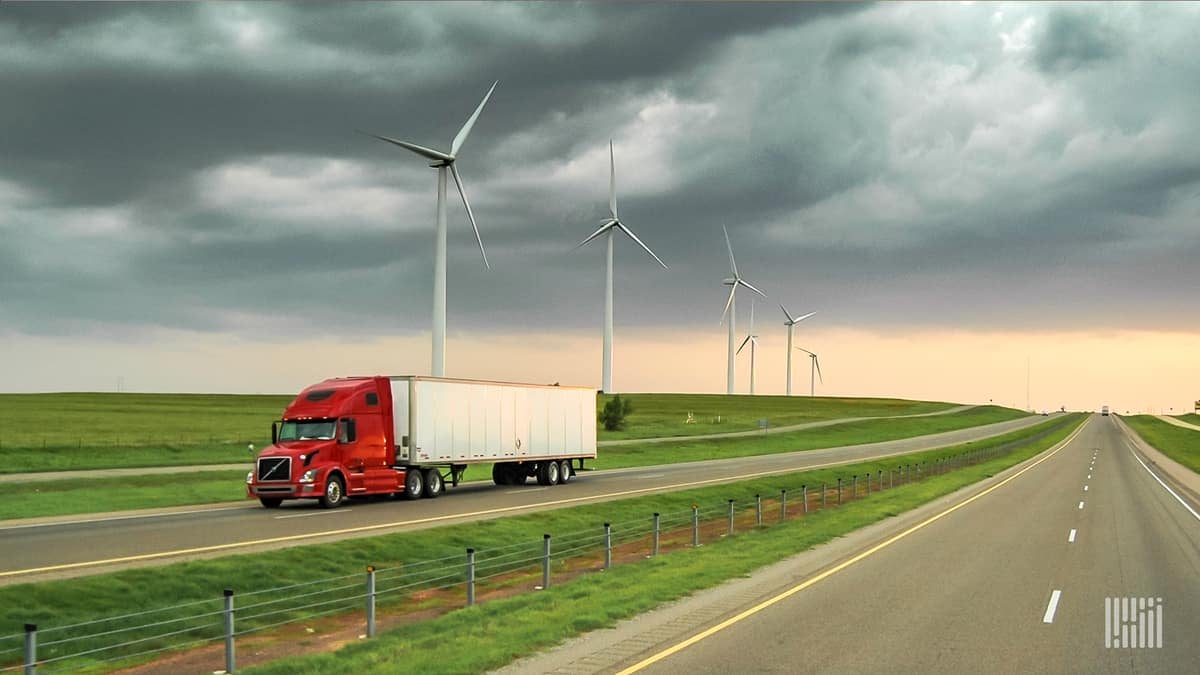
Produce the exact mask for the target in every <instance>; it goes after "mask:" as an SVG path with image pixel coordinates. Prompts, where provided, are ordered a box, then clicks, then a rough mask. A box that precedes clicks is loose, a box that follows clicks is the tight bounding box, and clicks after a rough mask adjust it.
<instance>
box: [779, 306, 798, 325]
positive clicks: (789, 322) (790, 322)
mask: <svg viewBox="0 0 1200 675" xmlns="http://www.w3.org/2000/svg"><path fill="white" fill-rule="evenodd" d="M779 309H782V310H783V315H784V316H786V317H787V323H785V324H783V325H785V326H790V325H792V324H794V323H796V319H793V318H792V315H791V314H789V313H788V311H787V307H784V306H783V303H782V302H781V303H779Z"/></svg>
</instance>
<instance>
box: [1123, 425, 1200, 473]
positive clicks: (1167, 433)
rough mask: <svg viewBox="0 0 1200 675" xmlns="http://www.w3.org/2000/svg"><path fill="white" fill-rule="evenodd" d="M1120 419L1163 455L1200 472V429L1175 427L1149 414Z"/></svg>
mask: <svg viewBox="0 0 1200 675" xmlns="http://www.w3.org/2000/svg"><path fill="white" fill-rule="evenodd" d="M1121 419H1122V420H1123V421H1124V422H1125V423H1126V424H1128V425H1129V426H1130V428H1132V429H1133V430H1134V431H1136V432H1137V433H1138V435H1139V436H1141V437H1142V439H1143V440H1145V441H1146V442H1147V443H1149V444H1150V445H1153V446H1154V447H1156V448H1158V449H1159V450H1160V451H1161V452H1162V453H1163V454H1164V455H1166V456H1167V457H1170V458H1171V459H1173V460H1175V461H1176V462H1179V463H1180V464H1182V465H1184V466H1186V467H1187V468H1189V469H1191V470H1192V471H1195V472H1197V473H1200V431H1195V430H1193V429H1185V428H1183V427H1177V426H1175V425H1173V424H1171V423H1169V422H1164V421H1162V420H1160V419H1157V418H1154V417H1152V416H1150V415H1135V416H1133V417H1124V416H1122V417H1121Z"/></svg>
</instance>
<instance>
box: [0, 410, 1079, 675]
mask: <svg viewBox="0 0 1200 675" xmlns="http://www.w3.org/2000/svg"><path fill="white" fill-rule="evenodd" d="M1082 419H1083V416H1081V415H1073V416H1071V417H1070V418H1062V417H1060V418H1055V419H1052V420H1049V421H1047V422H1046V423H1045V424H1042V425H1038V426H1037V427H1034V428H1032V429H1026V430H1022V431H1021V432H1016V433H1013V434H1007V435H1005V436H1003V437H997V438H994V439H989V440H987V441H982V442H978V443H971V444H965V445H963V446H958V447H956V448H947V449H941V450H935V451H927V452H922V453H913V454H911V455H907V456H904V457H895V458H889V459H888V460H887V461H886V462H883V461H878V462H864V463H860V464H856V465H853V466H846V467H836V468H826V469H820V470H815V471H807V472H801V473H795V474H788V475H782V476H771V477H765V478H762V479H757V480H753V481H746V482H740V483H733V484H728V485H722V486H717V487H710V488H703V489H697V490H689V491H685V492H677V493H668V494H659V495H650V496H645V497H638V498H633V499H627V500H621V501H617V502H607V503H603V504H594V505H587V506H579V507H573V508H567V509H559V510H555V511H549V512H542V513H537V514H531V515H527V516H518V517H511V518H504V519H500V520H491V521H480V522H472V523H465V524H459V525H454V526H449V527H441V528H435V529H430V530H422V531H418V532H411V533H400V534H393V535H386V536H380V537H370V538H364V539H355V540H352V541H344V542H338V543H332V544H321V545H312V546H305V547H296V548H292V549H286V550H280V551H271V552H266V553H256V554H246V555H239V556H229V557H226V558H221V559H216V560H203V561H193V562H185V563H178V564H173V565H169V566H165V567H161V568H150V569H141V570H129V571H123V572H117V573H112V574H105V575H98V576H92V577H84V578H78V579H70V580H64V581H52V582H45V583H39V584H26V585H16V586H7V587H0V635H6V634H19V633H20V630H21V626H22V625H23V624H24V623H25V622H35V623H37V624H39V625H40V626H42V627H44V628H50V627H53V626H58V625H64V624H74V623H78V622H80V621H86V620H89V619H93V618H98V617H103V616H110V615H112V614H114V613H118V612H132V611H139V610H144V609H150V608H156V607H163V606H164V604H167V603H165V602H164V598H169V599H170V600H169V603H170V604H172V605H180V604H183V603H187V602H191V601H200V600H212V601H213V602H216V599H217V598H219V596H220V589H222V588H225V587H233V588H235V589H240V590H241V591H242V592H243V593H244V592H246V591H247V590H250V589H261V588H271V587H281V586H285V585H289V584H297V583H304V582H311V581H313V580H316V579H321V578H330V577H336V576H340V575H345V574H352V575H354V574H357V573H360V572H361V570H362V569H363V567H364V566H365V565H367V564H374V565H377V566H379V567H380V568H397V567H400V568H403V566H404V565H405V564H406V563H407V564H408V565H410V566H412V565H415V564H416V562H417V561H422V560H436V559H445V560H456V561H457V560H459V559H460V558H461V555H462V551H463V549H464V548H465V547H467V546H472V547H475V548H476V549H477V550H479V551H480V552H481V555H485V554H486V553H487V551H489V550H490V549H503V548H504V547H506V546H510V545H511V544H512V543H513V542H521V541H529V542H540V541H541V535H542V533H543V532H550V533H560V534H561V533H571V532H583V531H591V530H594V529H596V528H599V527H600V524H601V523H602V522H613V523H632V522H641V521H643V520H648V519H649V515H650V513H652V512H661V513H663V514H664V517H667V516H670V515H672V514H679V513H690V509H691V505H693V504H699V505H700V506H701V509H702V510H711V509H713V508H715V509H716V512H718V513H719V512H721V511H722V510H723V507H724V505H725V503H726V500H728V499H733V500H736V501H737V503H738V504H739V505H742V506H743V507H744V506H745V505H749V504H753V500H754V495H756V494H760V493H761V494H766V495H771V494H778V493H779V490H780V489H787V490H789V492H790V493H791V494H793V495H795V494H798V489H799V487H800V485H801V484H805V485H809V486H814V485H818V484H820V483H821V482H822V481H824V482H828V483H830V484H831V485H832V484H833V483H834V482H835V481H836V480H837V479H838V478H839V477H842V478H846V477H848V476H850V475H861V474H866V473H874V472H876V471H880V470H882V471H884V473H885V475H886V473H887V471H888V470H889V469H891V468H894V467H895V466H897V465H898V464H909V463H915V462H928V463H930V464H932V463H933V462H934V461H935V460H937V459H939V458H943V457H950V456H954V455H956V454H959V453H962V452H966V451H971V450H975V451H979V450H984V449H988V448H997V447H999V446H1001V445H1004V444H1011V443H1014V442H1018V441H1020V440H1021V439H1028V438H1030V437H1031V436H1034V435H1040V434H1042V433H1047V432H1048V433H1047V435H1046V436H1044V437H1042V438H1040V439H1039V440H1037V441H1036V442H1033V443H1032V444H1029V443H1026V444H1024V445H1019V447H1017V448H1015V449H1011V450H1009V451H1008V452H1006V453H1004V454H1000V455H997V456H994V457H991V458H990V459H987V460H986V461H984V462H983V463H981V464H977V465H968V466H966V467H965V468H960V469H957V470H953V471H950V472H949V473H945V474H940V475H934V474H926V477H925V478H924V479H923V480H921V481H918V482H915V483H912V484H908V485H904V486H897V487H896V488H894V489H889V490H885V491H883V492H875V493H874V494H872V495H871V496H870V497H865V498H861V499H858V500H852V501H850V502H848V503H847V505H845V506H843V507H841V508H836V509H835V508H832V503H831V508H829V509H828V510H824V511H814V512H812V513H811V514H810V515H808V516H805V517H803V518H798V519H793V520H789V521H784V522H783V523H781V524H779V525H777V526H772V527H769V528H761V529H756V530H753V531H746V532H740V533H739V534H737V535H735V536H734V537H732V538H727V539H721V540H714V541H711V542H707V543H708V544H710V545H706V546H704V547H701V548H700V549H696V550H688V551H680V552H675V553H669V554H665V555H662V556H660V557H658V558H655V559H652V560H646V561H643V562H636V563H633V564H628V565H623V566H619V567H614V568H613V570H611V571H610V572H608V573H605V574H591V575H586V576H584V577H582V578H578V579H575V580H573V581H569V582H566V583H562V584H555V585H553V586H552V588H551V589H550V590H549V591H546V592H541V593H525V594H523V595H519V596H517V597H513V598H509V599H506V600H497V601H494V602H491V603H487V604H484V605H481V606H477V607H475V608H471V609H466V610H454V611H449V613H447V614H445V615H444V616H441V617H440V618H437V619H434V620H431V621H426V622H421V623H416V624H411V625H407V626H404V627H400V628H397V629H395V630H393V631H390V632H388V633H385V634H383V635H382V636H380V637H379V638H377V639H376V640H373V641H371V642H370V643H360V644H355V645H352V646H350V647H348V648H346V649H345V650H343V652H342V653H340V654H339V655H337V656H336V657H334V656H331V655H323V656H316V657H310V658H306V659H303V660H296V659H289V660H286V661H283V662H280V663H278V664H275V665H273V666H271V667H270V668H268V671H267V672H289V673H291V672H315V671H318V670H321V671H323V670H332V671H335V672H396V671H398V670H405V671H410V672H421V671H425V670H428V671H431V672H476V671H481V670H484V669H486V668H489V667H494V666H498V665H502V664H504V663H506V662H508V661H509V660H510V659H511V658H512V656H513V655H514V654H523V653H530V652H533V651H536V650H537V649H540V648H543V647H546V646H549V645H552V644H554V643H556V642H558V641H561V640H562V639H564V638H566V637H568V636H570V635H574V634H578V633H581V632H584V631H586V630H591V629H594V628H599V627H602V626H606V625H611V624H612V623H613V622H614V621H616V620H618V619H620V618H623V617H628V616H632V615H635V614H637V613H639V612H642V611H645V610H647V609H649V608H651V607H653V606H655V605H657V604H659V603H661V602H664V601H667V600H670V599H674V598H678V597H681V596H684V595H687V594H689V593H691V592H693V591H696V590H699V589H702V588H706V587H709V586H713V585H715V584H717V583H719V582H721V581H722V580H724V579H727V578H731V577H734V576H738V575H742V574H746V573H749V572H751V571H752V570H754V569H756V568H758V567H761V566H763V565H766V564H769V563H771V562H774V561H777V560H780V559H782V558H784V557H787V556H789V555H792V554H795V553H797V552H799V551H801V550H804V549H807V548H809V547H811V546H814V545H816V544H818V543H821V542H824V541H828V540H829V539H831V538H833V537H836V536H839V535H841V534H845V533H847V532H850V531H853V530H855V529H858V528H860V527H863V526H865V525H867V524H870V523H872V522H875V521H878V520H881V519H884V518H887V517H889V516H893V515H896V514H898V513H900V512H902V511H905V510H907V509H911V508H913V507H915V506H917V505H919V504H922V503H924V502H926V501H929V500H931V499H934V498H936V497H938V496H940V495H944V494H947V493H949V492H952V491H954V490H955V489H958V488H959V487H962V486H964V485H968V484H970V483H972V482H975V481H978V480H980V479H982V478H983V477H986V476H990V475H993V474H994V473H996V472H997V471H999V470H1001V469H1002V468H1004V467H1007V466H1010V465H1012V464H1015V463H1017V462H1019V461H1022V460H1024V459H1026V458H1028V457H1031V456H1033V455H1035V454H1037V453H1038V452H1040V451H1042V450H1043V449H1045V448H1047V447H1049V446H1051V445H1052V444H1053V443H1055V442H1057V441H1058V440H1060V439H1062V438H1064V437H1065V436H1066V435H1067V434H1068V433H1069V432H1070V431H1071V430H1072V429H1073V428H1074V427H1075V426H1077V425H1078V423H1079V422H1081V421H1082ZM1056 424H1057V425H1059V426H1058V427H1057V428H1055V427H1054V425H1056ZM1051 429H1053V430H1051ZM795 512H796V509H793V513H795ZM618 534H619V533H618ZM561 564H562V563H561V562H556V570H557V569H560V568H559V567H558V566H560V565H561ZM452 567H458V563H455V564H453V565H452ZM356 587H358V586H357V585H356ZM387 597H388V599H387V600H386V601H383V604H382V605H381V607H382V606H383V605H391V606H394V607H399V608H401V609H403V608H404V607H405V603H406V602H409V603H411V602H412V601H413V600H412V596H409V595H407V594H403V595H402V594H394V595H389V596H387ZM454 603H455V605H458V604H461V598H458V599H456V600H455V601H454ZM422 606H423V607H426V606H425V605H422ZM426 608H427V609H429V608H428V607H426ZM433 609H436V608H433ZM448 609H450V608H449V607H443V608H442V610H443V611H445V610H448ZM198 611H200V610H199V609H197V608H196V607H189V608H186V609H183V610H179V612H178V614H180V615H181V616H191V615H193V614H194V613H196V612H198ZM384 611H386V610H384ZM303 616H304V614H303V612H299V613H296V614H295V617H296V619H297V620H300V619H301V618H303ZM171 618H174V617H172V615H171V614H165V615H163V614H160V615H156V618H155V620H158V621H163V620H167V619H171ZM287 618H288V615H286V614H285V615H284V616H282V617H280V616H278V615H277V616H273V617H272V618H271V622H272V623H275V622H278V621H281V620H286V619H287ZM211 623H212V622H211V621H207V620H206V621H205V622H204V625H205V626H208V628H207V629H206V630H208V633H207V634H209V635H211V634H212V633H211V625H210V624H211ZM238 625H239V629H248V628H252V624H250V623H249V622H245V621H241V620H239V624H238ZM314 625H315V626H317V628H316V629H315V630H321V625H322V624H321V623H319V622H318V623H316V624H314V623H313V622H311V621H309V622H305V623H304V624H303V626H314ZM446 635H455V639H456V640H457V641H459V642H461V643H463V644H470V645H471V648H470V649H461V650H458V649H456V650H449V651H447V650H445V649H441V648H439V647H444V645H445V636H446ZM176 639H178V638H176ZM285 639H287V640H290V641H292V642H294V643H296V644H297V646H298V647H302V646H303V643H304V640H305V638H304V637H303V633H301V637H299V638H295V637H288V638H285ZM155 644H156V643H155V642H153V641H148V642H145V643H141V644H139V645H138V648H139V649H148V648H153V647H154V646H155ZM9 646H10V645H7V644H0V652H3V651H5V649H6V648H7V647H9ZM90 646H96V645H95V644H91V645H89V643H86V642H77V643H73V644H71V645H70V647H65V646H64V647H59V648H60V649H67V650H68V651H69V652H71V651H79V650H83V649H87V648H89V647H90ZM54 653H55V652H54V649H52V648H49V647H47V648H46V649H44V650H42V651H41V652H40V654H41V656H42V658H47V657H52V656H53V655H54ZM59 653H62V652H59ZM243 653H244V652H243ZM75 665H76V666H78V667H82V666H83V665H85V664H84V662H79V663H77V664H75ZM73 667H74V666H73Z"/></svg>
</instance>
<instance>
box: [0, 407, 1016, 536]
mask: <svg viewBox="0 0 1200 675" xmlns="http://www.w3.org/2000/svg"><path fill="white" fill-rule="evenodd" d="M1023 415H1024V413H1021V412H1019V411H1015V410H1011V409H1008V408H998V407H993V406H982V407H978V408H972V409H970V410H966V411H963V412H958V413H952V414H948V415H934V416H931V417H911V418H902V419H894V420H872V421H864V422H848V423H845V424H839V425H836V426H830V427H819V428H816V429H808V430H804V431H797V432H789V433H782V434H772V435H764V436H749V437H741V438H736V439H697V440H685V441H674V442H670V443H646V444H635V445H627V446H625V445H623V446H615V447H610V448H603V449H601V450H600V452H599V458H598V459H597V460H596V461H595V462H592V463H590V464H591V465H592V466H594V467H596V468H599V469H615V468H622V467H631V466H650V465H655V464H668V463H678V462H693V461H699V460H705V459H720V458H728V457H742V456H747V455H762V454H771V453H779V452H793V451H798V450H812V449H816V448H829V447H837V446H842V445H857V444H861V443H874V442H878V441H886V440H895V439H900V438H911V437H914V436H923V435H926V434H932V433H938V432H942V431H950V430H954V429H964V428H968V427H974V426H980V425H983V424H990V423H992V422H1000V421H1003V420H1008V419H1015V418H1018V417H1022V416H1023ZM243 459H245V458H243ZM246 466H247V469H249V468H250V462H249V461H248V460H247V461H246ZM466 477H467V480H491V465H490V464H488V465H482V466H479V467H472V468H470V469H468V470H467V474H466ZM244 478H245V472H244V471H233V472H229V471H212V472H203V473H190V474H174V475H159V476H137V477H122V478H113V479H106V480H104V481H102V482H100V483H99V484H98V482H97V481H96V480H95V479H76V480H54V481H37V482H27V483H15V484H10V485H6V486H5V489H4V490H3V491H0V520H6V519H14V518H32V517H38V516H60V515H71V514H80V513H103V512H107V511H120V510H126V509H146V508H160V507H168V506H185V505H191V504H212V503H217V502H235V501H241V500H243V499H245V483H244Z"/></svg>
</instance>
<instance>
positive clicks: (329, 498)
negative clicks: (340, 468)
mask: <svg viewBox="0 0 1200 675" xmlns="http://www.w3.org/2000/svg"><path fill="white" fill-rule="evenodd" d="M344 501H346V484H345V483H343V482H342V478H341V476H337V475H334V476H330V477H329V480H327V481H325V494H323V495H321V506H323V507H324V508H327V509H336V508H337V507H339V506H341V505H342V502H344Z"/></svg>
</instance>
